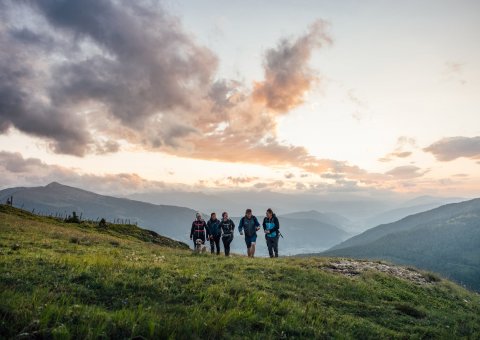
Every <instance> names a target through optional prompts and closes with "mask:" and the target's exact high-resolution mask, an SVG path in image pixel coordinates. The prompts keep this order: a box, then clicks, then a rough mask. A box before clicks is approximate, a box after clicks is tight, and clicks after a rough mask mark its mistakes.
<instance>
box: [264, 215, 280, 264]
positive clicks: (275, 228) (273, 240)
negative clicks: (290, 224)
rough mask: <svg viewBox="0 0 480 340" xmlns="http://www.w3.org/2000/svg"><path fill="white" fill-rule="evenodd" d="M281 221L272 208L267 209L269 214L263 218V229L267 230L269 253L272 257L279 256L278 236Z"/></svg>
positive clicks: (266, 238) (266, 237)
mask: <svg viewBox="0 0 480 340" xmlns="http://www.w3.org/2000/svg"><path fill="white" fill-rule="evenodd" d="M279 229H280V223H279V222H278V218H277V216H275V214H274V213H273V211H272V209H270V208H268V209H267V216H266V217H265V218H264V219H263V230H264V232H265V240H266V241H267V248H268V254H269V255H270V257H273V253H275V257H278V238H279V236H280V230H279Z"/></svg>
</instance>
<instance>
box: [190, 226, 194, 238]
mask: <svg viewBox="0 0 480 340" xmlns="http://www.w3.org/2000/svg"><path fill="white" fill-rule="evenodd" d="M194 228H195V223H193V222H192V229H190V238H192V237H193V229H194Z"/></svg>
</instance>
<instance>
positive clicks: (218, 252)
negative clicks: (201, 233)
mask: <svg viewBox="0 0 480 340" xmlns="http://www.w3.org/2000/svg"><path fill="white" fill-rule="evenodd" d="M213 240H214V242H215V246H216V247H217V255H219V254H220V236H216V237H214V238H213ZM212 249H213V248H212Z"/></svg>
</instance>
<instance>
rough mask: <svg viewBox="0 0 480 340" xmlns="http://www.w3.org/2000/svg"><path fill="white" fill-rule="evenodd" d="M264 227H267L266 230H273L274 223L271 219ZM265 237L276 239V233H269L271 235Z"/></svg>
mask: <svg viewBox="0 0 480 340" xmlns="http://www.w3.org/2000/svg"><path fill="white" fill-rule="evenodd" d="M265 226H266V227H267V228H266V229H267V230H272V229H273V228H275V222H274V221H273V219H272V221H271V222H268V221H267V222H265ZM267 237H277V232H276V231H274V232H271V233H269V234H267Z"/></svg>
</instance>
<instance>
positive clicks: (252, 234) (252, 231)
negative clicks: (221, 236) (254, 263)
mask: <svg viewBox="0 0 480 340" xmlns="http://www.w3.org/2000/svg"><path fill="white" fill-rule="evenodd" d="M258 230H260V223H258V220H257V218H256V217H255V216H253V215H252V209H247V210H246V211H245V216H244V217H242V219H241V220H240V224H239V225H238V231H239V232H240V235H243V233H245V243H246V244H247V254H248V257H254V256H255V244H256V242H257V231H258Z"/></svg>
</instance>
